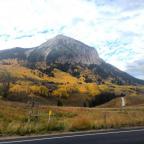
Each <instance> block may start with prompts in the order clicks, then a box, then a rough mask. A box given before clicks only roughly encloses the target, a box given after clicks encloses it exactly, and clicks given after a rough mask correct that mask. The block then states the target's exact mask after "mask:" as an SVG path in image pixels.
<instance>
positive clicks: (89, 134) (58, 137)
mask: <svg viewBox="0 0 144 144" xmlns="http://www.w3.org/2000/svg"><path fill="white" fill-rule="evenodd" d="M140 131H144V129H137V130H123V131H112V132H101V133H87V134H79V135H68V136H57V137H48V138H36V139H27V140H16V141H6V142H0V144H13V143H22V142H33V141H41V140H53V139H63V138H74V137H84V136H94V135H106V134H120V133H131V132H140Z"/></svg>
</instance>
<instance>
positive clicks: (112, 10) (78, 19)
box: [0, 0, 144, 79]
mask: <svg viewBox="0 0 144 144" xmlns="http://www.w3.org/2000/svg"><path fill="white" fill-rule="evenodd" d="M57 34H64V35H67V36H70V37H73V38H75V39H77V40H80V41H82V42H84V43H86V44H88V45H90V46H93V47H95V48H96V50H97V51H98V53H99V55H100V57H101V58H103V59H104V60H105V61H106V62H108V63H110V64H112V65H114V66H116V67H118V68H119V69H121V70H123V71H126V72H128V73H129V74H131V75H133V76H135V77H137V78H140V79H144V0H0V50H3V49H7V48H12V47H24V48H30V47H34V46H38V45H40V44H41V43H43V42H45V41H47V40H48V39H49V38H52V37H54V36H56V35H57Z"/></svg>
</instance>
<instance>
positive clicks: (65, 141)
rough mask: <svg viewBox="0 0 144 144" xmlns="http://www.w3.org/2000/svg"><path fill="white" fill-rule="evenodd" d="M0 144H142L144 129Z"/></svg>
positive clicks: (143, 141)
mask: <svg viewBox="0 0 144 144" xmlns="http://www.w3.org/2000/svg"><path fill="white" fill-rule="evenodd" d="M0 144H144V129H130V130H121V131H118V130H113V131H107V132H92V133H81V134H80V133H79V134H68V135H62V136H53V137H48V136H44V137H37V138H25V139H22V138H20V139H16V140H8V141H0Z"/></svg>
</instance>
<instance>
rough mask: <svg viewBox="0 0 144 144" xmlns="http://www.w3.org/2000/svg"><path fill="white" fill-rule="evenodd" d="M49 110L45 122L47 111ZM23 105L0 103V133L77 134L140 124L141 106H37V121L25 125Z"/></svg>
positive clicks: (143, 122)
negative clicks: (50, 111)
mask: <svg viewBox="0 0 144 144" xmlns="http://www.w3.org/2000/svg"><path fill="white" fill-rule="evenodd" d="M49 110H52V117H51V121H50V122H48V111H49ZM28 112H29V109H28V108H27V105H25V104H20V103H11V102H5V101H0V134H1V135H29V134H38V133H39V134H43V133H51V132H52V131H79V130H91V129H101V128H119V127H125V126H141V125H144V107H135V108H134V107H133V108H127V109H125V110H124V111H121V110H120V109H116V108H115V109H114V108H93V109H89V108H74V107H48V106H40V107H39V112H40V117H39V120H38V121H31V122H28Z"/></svg>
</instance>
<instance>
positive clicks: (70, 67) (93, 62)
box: [0, 35, 144, 84]
mask: <svg viewBox="0 0 144 144" xmlns="http://www.w3.org/2000/svg"><path fill="white" fill-rule="evenodd" d="M10 58H16V59H20V60H25V62H26V64H27V66H30V67H31V68H37V69H39V70H43V72H44V73H46V74H49V73H51V71H52V70H53V69H54V68H58V69H60V70H63V71H65V72H69V73H71V74H72V75H73V76H76V77H81V76H84V77H85V79H88V81H92V82H96V81H97V80H98V79H101V80H104V81H105V80H110V81H112V82H113V83H119V84H144V81H143V80H139V79H136V78H134V77H132V76H130V75H129V74H127V73H125V72H123V71H120V70H119V69H117V68H115V67H114V66H112V65H110V64H107V63H106V62H104V61H103V60H102V59H101V58H100V57H99V55H98V53H97V51H96V49H95V48H93V47H90V46H88V45H86V44H84V43H82V42H80V41H77V40H75V39H73V38H70V37H67V36H64V35H58V36H56V37H54V38H52V39H50V40H48V41H47V42H45V43H43V44H41V45H40V46H38V47H35V48H31V49H23V48H14V49H10V50H4V51H0V59H1V60H2V59H10ZM42 63H45V65H43V64H42ZM38 64H39V65H40V68H39V67H38Z"/></svg>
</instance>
